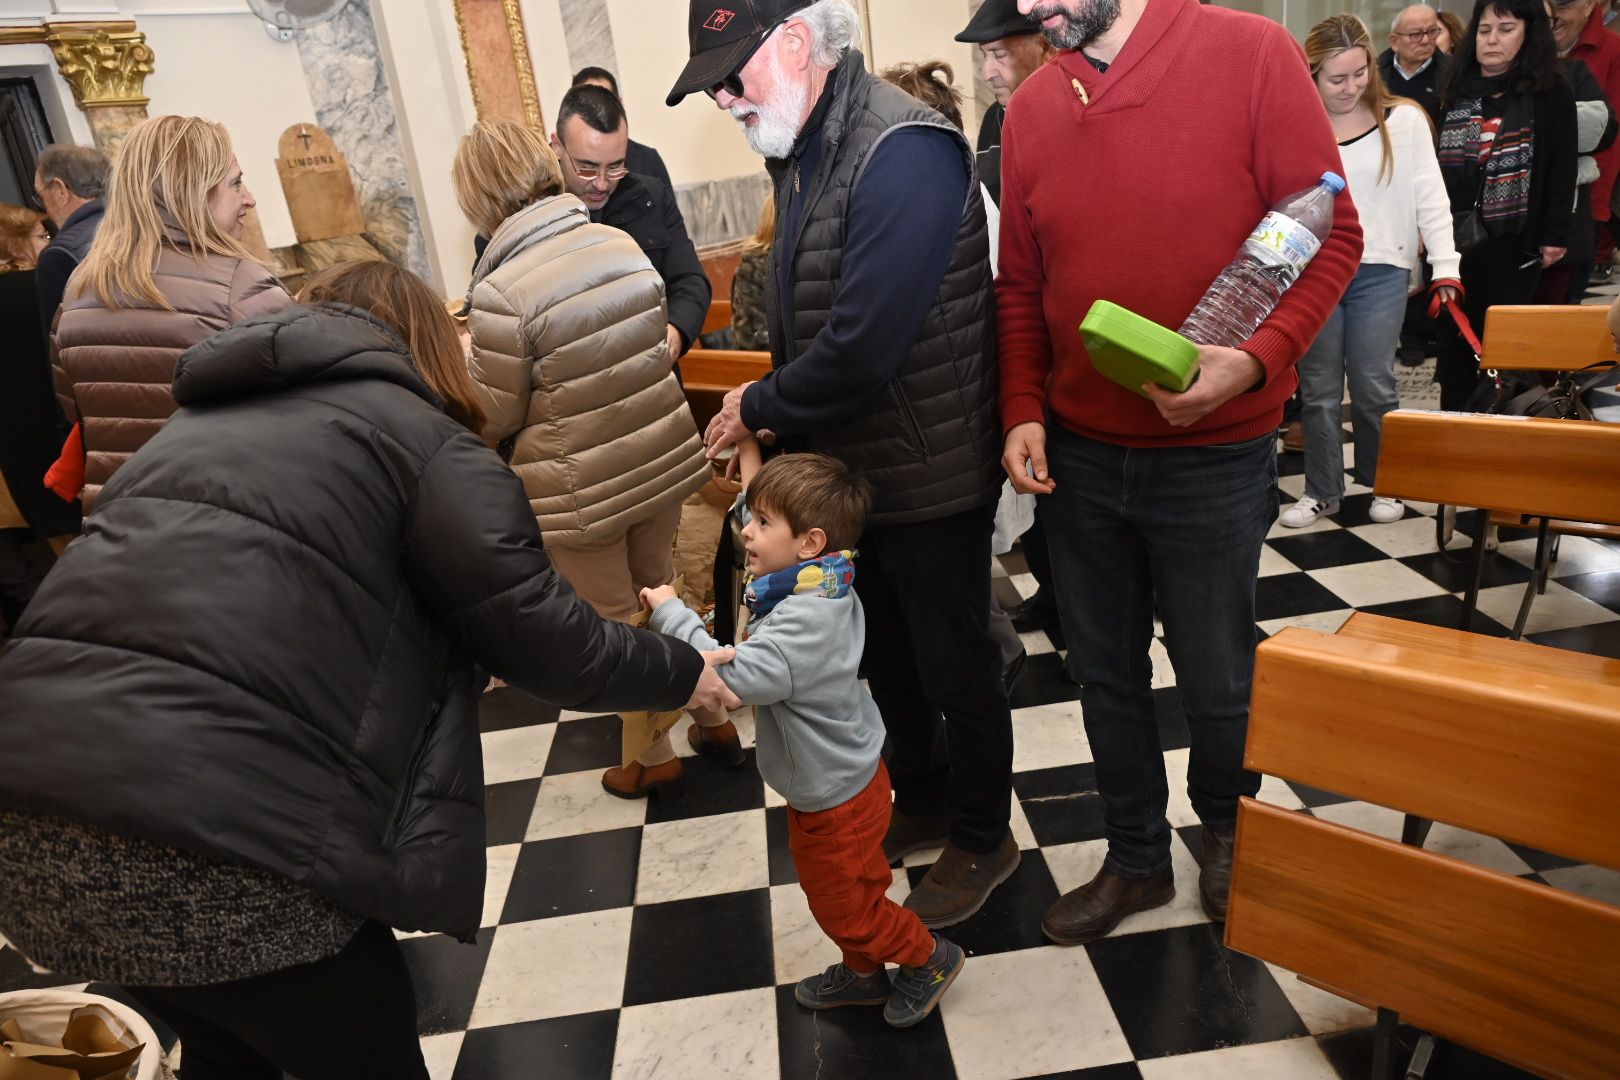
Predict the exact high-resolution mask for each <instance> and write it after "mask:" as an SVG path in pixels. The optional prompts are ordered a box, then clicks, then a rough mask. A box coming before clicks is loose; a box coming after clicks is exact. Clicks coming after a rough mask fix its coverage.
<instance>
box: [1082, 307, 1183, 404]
mask: <svg viewBox="0 0 1620 1080" xmlns="http://www.w3.org/2000/svg"><path fill="white" fill-rule="evenodd" d="M1080 337H1081V338H1082V339H1083V340H1084V341H1085V343H1086V351H1087V352H1088V353H1090V354H1091V363H1092V366H1093V367H1095V368H1096V369H1097V370H1098V371H1100V372H1102V373H1103V374H1104V375H1106V376H1108V377H1109V378H1110V379H1112V380H1114V381H1115V382H1117V383H1119V385H1121V386H1123V387H1124V388H1125V389H1127V390H1130V391H1132V392H1134V393H1137V394H1142V384H1143V383H1149V382H1151V383H1158V384H1159V385H1160V386H1162V387H1164V388H1165V389H1166V390H1174V391H1176V392H1177V393H1180V392H1181V391H1183V390H1185V389H1187V387H1189V386H1191V385H1192V384H1193V380H1194V379H1195V378H1197V377H1198V346H1196V345H1194V344H1193V343H1192V342H1190V341H1188V340H1187V339H1186V338H1184V337H1182V336H1181V335H1180V334H1178V333H1176V332H1175V331H1174V330H1167V329H1165V328H1164V327H1162V326H1160V325H1159V324H1158V323H1156V322H1154V321H1153V320H1151V319H1144V318H1142V316H1140V315H1138V314H1136V312H1134V311H1129V310H1127V309H1125V308H1122V307H1120V306H1119V305H1118V304H1114V303H1110V302H1109V301H1107V300H1098V301H1097V302H1096V303H1095V304H1092V305H1091V310H1090V311H1088V312H1086V319H1085V321H1084V322H1082V323H1081V324H1080ZM1142 396H1143V397H1146V396H1147V395H1146V394H1142Z"/></svg>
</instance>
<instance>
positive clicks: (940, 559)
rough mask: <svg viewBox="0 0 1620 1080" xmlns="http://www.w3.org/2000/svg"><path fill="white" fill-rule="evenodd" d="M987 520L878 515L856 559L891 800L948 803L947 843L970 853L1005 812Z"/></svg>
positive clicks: (1005, 721) (1004, 712)
mask: <svg viewBox="0 0 1620 1080" xmlns="http://www.w3.org/2000/svg"><path fill="white" fill-rule="evenodd" d="M992 520H993V519H992V508H991V507H989V506H986V507H984V508H983V509H979V510H970V511H967V512H966V513H962V514H954V515H952V516H951V517H946V518H937V519H935V520H933V521H924V522H918V523H917V524H913V525H880V526H876V527H874V528H871V529H868V530H866V534H865V535H864V536H862V537H861V540H860V545H859V549H860V555H859V557H858V558H857V559H856V560H855V594H856V595H857V596H859V597H860V600H861V606H862V607H863V608H864V609H865V611H866V657H865V661H866V662H865V670H866V677H867V684H868V685H869V686H870V687H871V688H872V697H873V699H874V700H876V701H877V705H878V709H879V711H881V712H882V713H883V725H884V727H885V728H887V729H888V733H889V777H890V779H891V780H892V781H893V783H894V804H895V809H896V810H898V811H900V812H902V813H907V814H936V813H943V812H947V811H948V812H949V814H950V818H951V835H950V839H951V842H952V843H953V844H955V845H957V846H958V847H960V848H962V849H964V850H966V851H972V852H987V851H993V850H995V848H996V846H997V845H998V844H1000V843H1001V842H1002V840H1004V839H1005V838H1006V836H1007V822H1008V819H1009V817H1010V815H1011V812H1012V811H1011V800H1012V747H1013V744H1012V713H1011V711H1010V710H1009V709H1008V707H1007V693H1006V690H1005V689H1004V687H1003V686H1002V681H1001V653H1000V650H999V649H998V648H997V646H996V642H995V639H994V638H992V637H991V636H990V531H991V523H992Z"/></svg>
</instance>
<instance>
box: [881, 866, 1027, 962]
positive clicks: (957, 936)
mask: <svg viewBox="0 0 1620 1080" xmlns="http://www.w3.org/2000/svg"><path fill="white" fill-rule="evenodd" d="M927 873H928V867H926V866H911V867H907V868H906V874H907V876H908V877H910V879H911V884H912V886H913V887H915V886H916V884H917V882H919V881H921V880H922V879H923V876H924V875H926V874H927ZM1057 898H1058V890H1057V884H1056V883H1055V882H1053V880H1052V871H1051V870H1050V869H1048V868H1047V865H1046V856H1044V855H1042V854H1041V853H1040V852H1039V851H1025V852H1022V853H1021V856H1020V858H1019V861H1018V869H1016V870H1014V871H1013V872H1012V876H1011V877H1009V878H1008V879H1007V880H1006V881H1004V882H1002V883H1001V884H1000V885H998V886H997V887H996V889H995V890H994V891H993V892H992V893H991V894H990V898H989V899H988V900H986V901H985V902H984V906H983V907H982V908H980V909H979V910H978V912H977V913H976V914H974V916H973V917H972V918H970V919H968V920H967V921H965V922H960V923H957V924H956V925H955V926H952V927H948V928H947V929H945V930H941V931H940V933H942V934H944V935H945V936H946V937H947V938H949V939H950V940H952V941H954V942H956V944H958V945H960V946H962V948H964V949H966V950H967V952H968V955H969V956H985V955H987V954H989V953H1003V952H1012V951H1014V950H1016V949H1036V948H1040V947H1041V946H1044V945H1049V944H1051V942H1049V941H1047V940H1046V935H1045V934H1042V933H1041V916H1042V915H1045V914H1046V909H1047V908H1049V907H1051V906H1052V905H1053V904H1055V903H1057Z"/></svg>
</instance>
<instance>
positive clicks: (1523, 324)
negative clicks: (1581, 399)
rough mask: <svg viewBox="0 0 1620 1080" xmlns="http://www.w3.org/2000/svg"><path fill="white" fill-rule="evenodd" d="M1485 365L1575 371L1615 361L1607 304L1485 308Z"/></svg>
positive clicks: (1515, 368)
mask: <svg viewBox="0 0 1620 1080" xmlns="http://www.w3.org/2000/svg"><path fill="white" fill-rule="evenodd" d="M1484 344H1485V355H1484V356H1482V357H1481V358H1480V359H1481V360H1482V361H1483V362H1484V364H1485V366H1486V367H1493V368H1498V369H1501V370H1504V371H1508V370H1512V371H1579V370H1580V369H1581V368H1583V367H1586V366H1587V365H1588V364H1594V363H1597V362H1598V361H1599V360H1617V359H1620V354H1617V353H1616V352H1615V351H1614V340H1613V339H1612V338H1611V337H1610V336H1609V309H1608V308H1607V307H1604V306H1599V305H1590V304H1589V305H1571V304H1557V305H1553V304H1532V305H1502V306H1499V307H1493V308H1488V309H1487V310H1486V312H1485V339H1484Z"/></svg>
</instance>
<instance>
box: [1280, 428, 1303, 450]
mask: <svg viewBox="0 0 1620 1080" xmlns="http://www.w3.org/2000/svg"><path fill="white" fill-rule="evenodd" d="M1304 452H1305V421H1303V420H1290V421H1288V430H1287V431H1286V432H1284V433H1283V453H1285V454H1303V453H1304Z"/></svg>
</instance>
